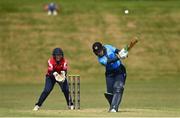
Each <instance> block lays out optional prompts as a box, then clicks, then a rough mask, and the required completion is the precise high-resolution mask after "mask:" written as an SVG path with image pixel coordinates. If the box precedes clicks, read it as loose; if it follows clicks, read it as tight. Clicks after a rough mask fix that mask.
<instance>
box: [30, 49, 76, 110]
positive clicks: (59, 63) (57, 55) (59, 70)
mask: <svg viewBox="0 0 180 118" xmlns="http://www.w3.org/2000/svg"><path fill="white" fill-rule="evenodd" d="M66 75H67V61H66V59H65V58H64V53H63V51H62V49H61V48H55V49H54V50H53V52H52V57H51V58H50V59H49V60H48V70H47V74H46V78H45V87H44V90H43V92H42V93H41V96H40V97H39V100H38V102H37V103H36V104H35V107H34V109H33V110H34V111H37V110H39V108H40V107H41V106H42V104H43V102H44V101H45V100H46V98H47V97H48V95H49V94H50V92H51V91H52V89H53V87H54V85H55V83H57V84H58V85H59V86H60V88H61V90H62V92H63V93H64V96H65V99H66V102H67V105H68V107H69V108H70V109H73V103H72V100H71V99H69V87H68V82H67V79H66ZM69 100H70V101H69ZM69 102H70V104H71V105H70V106H69Z"/></svg>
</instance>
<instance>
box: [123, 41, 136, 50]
mask: <svg viewBox="0 0 180 118" xmlns="http://www.w3.org/2000/svg"><path fill="white" fill-rule="evenodd" d="M137 42H138V40H137V39H135V40H132V41H131V42H130V44H129V45H127V46H126V47H125V50H127V51H130V50H131V48H132V47H134V45H135V44H136V43H137Z"/></svg>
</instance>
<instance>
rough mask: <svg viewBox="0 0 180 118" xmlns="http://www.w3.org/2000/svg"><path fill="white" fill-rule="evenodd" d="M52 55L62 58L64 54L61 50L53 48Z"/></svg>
mask: <svg viewBox="0 0 180 118" xmlns="http://www.w3.org/2000/svg"><path fill="white" fill-rule="evenodd" d="M52 55H53V56H56V55H61V56H62V57H64V53H63V51H62V49H61V48H54V50H53V52H52Z"/></svg>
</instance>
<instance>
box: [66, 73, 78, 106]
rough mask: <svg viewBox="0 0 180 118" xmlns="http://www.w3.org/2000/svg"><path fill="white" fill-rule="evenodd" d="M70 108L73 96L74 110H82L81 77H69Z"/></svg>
mask: <svg viewBox="0 0 180 118" xmlns="http://www.w3.org/2000/svg"><path fill="white" fill-rule="evenodd" d="M68 84H69V106H70V105H71V96H72V102H73V105H74V109H80V75H69V76H68Z"/></svg>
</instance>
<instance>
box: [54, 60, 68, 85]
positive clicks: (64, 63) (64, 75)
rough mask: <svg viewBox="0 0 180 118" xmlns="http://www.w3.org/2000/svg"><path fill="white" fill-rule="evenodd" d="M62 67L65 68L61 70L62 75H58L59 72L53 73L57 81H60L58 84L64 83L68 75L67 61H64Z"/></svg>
mask: <svg viewBox="0 0 180 118" xmlns="http://www.w3.org/2000/svg"><path fill="white" fill-rule="evenodd" d="M62 65H63V67H62V70H61V73H60V74H59V73H57V72H54V73H53V75H54V77H55V79H56V81H58V82H64V80H65V79H66V75H67V61H66V60H64V61H63V62H62Z"/></svg>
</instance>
